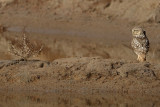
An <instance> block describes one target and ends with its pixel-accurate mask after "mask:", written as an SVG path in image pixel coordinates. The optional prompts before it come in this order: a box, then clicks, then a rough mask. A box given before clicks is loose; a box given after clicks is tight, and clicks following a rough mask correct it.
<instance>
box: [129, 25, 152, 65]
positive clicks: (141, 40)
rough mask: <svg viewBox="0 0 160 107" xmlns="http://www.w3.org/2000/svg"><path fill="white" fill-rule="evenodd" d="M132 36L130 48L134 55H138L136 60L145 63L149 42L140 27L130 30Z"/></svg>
mask: <svg viewBox="0 0 160 107" xmlns="http://www.w3.org/2000/svg"><path fill="white" fill-rule="evenodd" d="M132 36H133V39H132V41H131V46H132V48H133V50H134V52H135V54H136V55H138V58H137V60H138V61H139V62H144V61H146V55H147V53H148V51H149V40H148V38H147V36H146V33H145V31H144V30H143V29H142V28H140V27H134V28H133V29H132Z"/></svg>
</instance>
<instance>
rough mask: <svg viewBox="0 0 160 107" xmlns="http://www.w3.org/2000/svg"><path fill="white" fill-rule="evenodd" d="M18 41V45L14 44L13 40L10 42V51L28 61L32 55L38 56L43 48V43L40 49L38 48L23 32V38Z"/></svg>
mask: <svg viewBox="0 0 160 107" xmlns="http://www.w3.org/2000/svg"><path fill="white" fill-rule="evenodd" d="M16 42H17V43H18V45H16V44H14V43H13V42H9V52H10V53H11V54H13V55H15V56H18V57H20V60H24V61H26V60H28V59H29V58H31V57H36V56H38V55H39V54H40V53H41V51H42V49H43V45H41V47H40V48H39V49H36V48H35V46H33V44H31V43H30V41H29V39H28V37H27V36H26V34H25V33H23V39H22V40H21V41H20V42H18V41H16Z"/></svg>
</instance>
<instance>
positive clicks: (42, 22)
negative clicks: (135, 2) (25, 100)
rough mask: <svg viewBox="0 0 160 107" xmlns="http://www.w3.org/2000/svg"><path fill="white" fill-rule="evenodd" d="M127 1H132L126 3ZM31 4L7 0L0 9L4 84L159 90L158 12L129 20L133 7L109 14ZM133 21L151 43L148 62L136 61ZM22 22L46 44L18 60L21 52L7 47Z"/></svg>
mask: <svg viewBox="0 0 160 107" xmlns="http://www.w3.org/2000/svg"><path fill="white" fill-rule="evenodd" d="M42 1H43V0H42ZM126 1H127V0H126ZM141 1H143V0H141ZM152 2H153V1H152ZM29 3H30V2H29ZM42 3H43V2H42ZM118 3H119V2H118ZM125 3H128V2H124V4H123V5H122V6H124V5H125ZM154 3H156V1H155V2H154ZM30 4H31V5H25V3H23V2H22V3H21V2H16V3H15V4H14V3H13V4H6V5H4V7H3V8H1V10H0V15H1V17H0V23H1V25H2V26H4V27H5V28H6V29H5V31H4V32H1V35H0V59H1V62H0V81H1V82H0V85H1V87H0V89H2V90H4V89H5V90H7V89H8V90H39V91H40V90H43V91H51V90H54V91H71V92H84V91H85V92H93V93H96V92H104V91H109V92H125V93H133V92H137V93H145V94H155V95H156V94H157V95H158V94H159V89H160V85H159V82H160V81H159V78H160V73H159V70H160V65H159V62H160V59H159V58H160V56H159V55H160V54H159V52H160V51H159V50H160V48H159V45H160V43H159V39H160V38H159V36H160V35H159V34H160V30H159V28H160V25H159V22H158V19H157V17H158V15H159V14H158V13H157V14H156V15H155V18H153V19H154V20H153V19H152V18H150V17H148V18H146V19H145V20H142V19H144V17H141V18H137V19H136V20H133V19H134V18H133V19H132V20H126V17H125V16H126V15H127V14H128V13H129V12H126V15H122V14H119V16H117V13H115V14H114V15H111V16H110V14H109V16H108V17H107V16H106V15H104V14H102V13H101V14H99V9H97V12H98V13H96V12H95V13H94V12H93V13H94V14H93V15H91V13H90V14H88V12H90V10H86V11H83V12H82V13H81V14H80V13H79V14H78V15H74V14H71V15H70V14H67V13H66V14H64V16H62V14H57V13H61V12H62V10H64V9H65V8H60V7H63V6H61V5H60V6H58V7H57V8H56V9H55V11H54V12H52V11H51V12H49V11H47V10H46V9H48V8H49V7H48V8H46V7H43V6H44V5H43V4H41V5H42V7H41V5H40V4H38V5H37V4H36V3H35V4H34V3H33V4H32V3H30ZM113 4H114V3H113ZM115 4H116V3H115ZM115 4H114V5H111V6H110V7H109V8H107V10H105V11H109V10H110V9H111V8H112V6H113V7H114V6H115ZM36 6H38V7H36ZM98 6H99V5H98ZM120 6H121V5H120ZM144 6H148V4H146V5H144ZM152 6H153V8H152V9H158V8H157V6H156V5H152ZM68 8H70V7H67V9H68ZM97 8H98V7H97ZM119 8H120V7H119ZM133 8H135V7H133ZM144 9H145V8H144ZM152 9H151V10H152ZM13 10H15V11H13ZM51 10H54V9H51ZM91 10H92V9H91ZM131 10H132V9H131ZM133 10H134V9H133ZM110 12H112V13H113V10H112V9H111V10H110ZM131 13H132V12H131ZM151 13H152V12H149V13H144V16H147V15H148V14H151ZM95 14H96V16H95ZM129 15H130V14H129ZM129 15H127V16H129ZM66 16H68V17H66ZM121 16H123V17H122V18H120V17H121ZM130 16H132V14H131V15H130ZM106 17H107V18H106ZM127 18H128V17H127ZM151 19H152V20H151ZM134 26H142V27H143V28H144V29H145V30H146V32H147V36H148V38H149V40H150V43H151V47H150V51H149V53H148V56H147V61H146V62H144V63H138V62H137V61H136V55H135V54H134V52H133V50H132V48H131V46H130V41H131V29H132V28H133V27H134ZM24 27H25V31H26V34H27V36H28V37H29V39H30V41H31V43H33V44H34V42H36V43H38V45H37V46H40V45H41V44H43V45H44V49H43V50H42V53H41V54H40V55H39V56H38V57H34V58H30V59H29V60H28V61H19V60H17V59H20V58H19V57H16V56H14V55H12V54H10V53H9V52H8V42H9V41H11V42H14V43H15V44H18V42H20V41H21V40H22V34H23V33H22V30H23V28H24ZM16 38H18V39H16Z"/></svg>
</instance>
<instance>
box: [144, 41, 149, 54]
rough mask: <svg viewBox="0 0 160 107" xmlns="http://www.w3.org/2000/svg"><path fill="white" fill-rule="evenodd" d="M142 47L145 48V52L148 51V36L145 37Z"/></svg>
mask: <svg viewBox="0 0 160 107" xmlns="http://www.w3.org/2000/svg"><path fill="white" fill-rule="evenodd" d="M143 47H144V48H145V49H146V52H148V51H149V40H148V38H146V39H145V42H144V44H143Z"/></svg>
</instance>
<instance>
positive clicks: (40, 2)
mask: <svg viewBox="0 0 160 107" xmlns="http://www.w3.org/2000/svg"><path fill="white" fill-rule="evenodd" d="M0 3H1V6H2V8H1V11H8V9H9V10H15V11H17V12H15V11H12V12H13V14H24V15H38V16H42V17H45V16H48V17H55V16H58V17H63V18H64V17H65V18H67V17H68V18H74V17H75V16H76V17H77V18H80V17H82V16H84V17H85V16H86V15H87V16H91V17H101V18H102V19H112V20H113V19H117V18H120V19H125V20H128V21H131V22H135V23H142V22H156V23H157V22H159V21H160V2H159V1H158V0H132V1H131V0H61V1H59V0H34V1H32V0H23V1H21V0H1V1H0Z"/></svg>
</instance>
